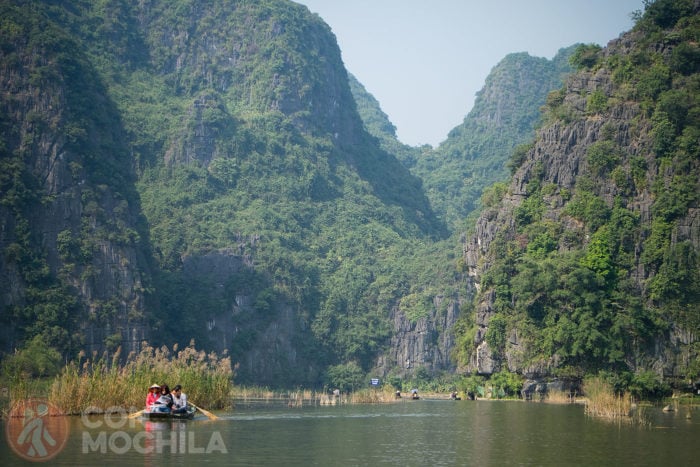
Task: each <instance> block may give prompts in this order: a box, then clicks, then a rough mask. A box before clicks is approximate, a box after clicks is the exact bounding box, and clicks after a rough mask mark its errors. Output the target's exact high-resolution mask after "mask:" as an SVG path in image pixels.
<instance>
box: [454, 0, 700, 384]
mask: <svg viewBox="0 0 700 467" xmlns="http://www.w3.org/2000/svg"><path fill="white" fill-rule="evenodd" d="M694 8H695V7H694V6H693V2H691V1H688V2H670V1H658V2H655V3H653V4H651V5H649V7H648V8H647V11H646V13H645V14H644V16H643V17H640V18H639V19H638V21H637V24H636V26H635V29H634V35H633V37H634V38H635V40H636V42H635V43H634V49H633V50H632V51H630V52H629V53H626V54H609V55H603V54H602V53H601V49H600V48H599V47H597V46H581V47H579V48H578V49H577V50H576V51H575V52H574V54H573V55H572V59H571V62H572V64H573V65H574V66H575V67H577V68H578V69H579V70H580V71H581V72H584V73H591V74H592V73H596V72H599V71H600V70H608V71H609V73H610V74H611V76H612V79H613V83H614V89H613V90H612V92H611V93H610V94H604V93H603V92H602V91H600V90H593V91H590V90H589V91H588V94H587V96H586V102H587V103H586V106H585V109H583V110H580V109H576V108H573V107H571V105H570V104H569V103H568V102H569V101H566V100H564V99H561V98H560V96H561V93H560V92H558V91H557V92H554V93H552V94H551V95H550V98H548V103H547V106H546V108H547V115H546V116H545V120H546V122H547V125H562V124H568V123H570V122H575V121H576V120H577V119H585V118H598V119H606V118H608V117H609V116H610V113H611V109H612V108H613V107H614V106H618V105H621V104H623V103H629V102H638V105H639V108H640V112H639V114H638V115H637V116H636V117H635V120H634V121H632V122H630V125H633V126H634V128H635V129H634V134H635V135H636V136H638V137H639V136H640V135H641V138H640V139H641V140H642V141H643V142H644V141H649V143H648V145H647V146H646V147H642V148H633V147H631V146H630V145H623V144H622V141H621V140H620V139H619V138H618V134H620V130H619V129H618V128H619V127H617V126H616V125H617V123H616V122H615V121H614V119H610V121H609V122H608V123H606V124H605V125H604V126H603V127H602V131H601V138H600V139H598V140H597V141H596V142H594V143H592V144H590V145H589V146H588V147H587V150H586V155H585V159H586V163H587V167H588V168H589V171H588V172H587V173H583V174H580V175H579V176H578V177H577V179H576V183H575V186H574V187H573V189H567V188H566V187H562V186H558V185H557V184H556V183H553V181H551V180H548V179H546V177H545V173H546V171H545V170H544V168H543V167H542V166H541V162H537V163H536V164H533V165H532V167H531V169H530V170H529V173H528V175H529V177H528V180H529V183H528V184H527V194H526V198H525V199H524V200H523V201H522V203H520V204H519V205H517V206H516V207H515V208H514V210H513V212H512V218H513V219H514V222H515V226H514V228H513V229H503V230H501V231H500V232H499V233H498V235H497V238H496V240H495V241H494V242H493V243H492V244H491V252H490V255H489V258H491V260H492V263H491V265H490V267H489V268H488V269H487V270H486V271H485V273H484V275H483V277H482V278H481V287H482V291H484V292H483V293H485V294H488V293H491V292H492V291H493V292H495V296H496V298H495V302H494V307H495V310H494V311H495V316H494V317H493V318H492V320H491V322H490V323H489V327H488V332H487V334H486V341H487V343H488V344H489V347H490V348H491V349H492V351H493V352H495V354H496V355H497V356H498V358H503V357H504V355H505V353H506V352H507V349H506V347H507V345H508V344H507V336H508V335H510V333H511V332H513V331H514V330H517V333H518V339H519V340H520V341H521V343H526V346H527V354H526V355H524V356H522V357H523V358H524V360H525V361H526V362H530V363H531V364H535V365H542V366H551V365H553V363H552V362H556V364H555V365H556V369H554V373H555V374H560V375H569V376H579V377H581V376H583V375H585V374H591V373H597V372H598V371H603V370H604V371H608V372H613V373H615V374H617V375H618V378H620V381H623V382H622V383H621V384H622V386H624V387H625V388H630V390H631V391H632V392H633V393H635V395H636V396H642V397H644V396H651V395H658V394H661V393H663V390H662V389H655V388H656V387H657V386H658V385H660V384H661V383H659V382H658V378H659V376H660V375H658V374H655V375H653V376H650V374H649V373H645V371H646V370H648V367H647V365H648V362H649V361H650V359H651V358H653V357H652V355H653V353H654V347H655V345H657V344H658V342H659V341H660V340H661V341H663V340H665V339H668V337H667V336H669V335H670V334H671V333H672V332H673V331H674V329H685V330H688V331H690V332H697V330H698V329H700V305H699V304H700V300H699V299H700V264H699V263H698V261H699V258H698V250H697V243H696V244H695V245H694V244H693V242H692V240H691V239H692V238H693V237H696V236H697V225H695V226H694V227H692V226H690V227H689V224H690V222H691V221H690V220H689V213H690V212H691V210H695V209H697V206H698V201H699V197H700V186H699V180H700V164H699V161H700V157H699V156H700V146H699V145H698V141H699V139H698V136H700V119H699V117H700V112H699V109H700V101H698V96H700V75H699V74H698V71H700V70H699V69H698V67H697V60H696V58H697V52H698V50H699V49H698V47H697V40H698V38H700V19H699V18H700V17H698V15H697V12H696V11H695V9H694ZM658 44H665V45H664V46H659V45H658ZM647 137H648V138H649V139H648V140H647V139H646V138H647ZM642 144H644V143H642ZM514 158H515V159H517V160H518V162H516V163H514V164H513V165H514V166H516V167H519V166H520V164H521V163H522V161H523V160H524V158H523V155H522V153H517V152H516V154H515V155H514ZM538 164H540V165H538ZM611 193H612V194H613V196H612V199H611V196H610V194H611ZM646 196H649V197H650V198H651V202H650V203H649V206H648V211H647V210H646V209H644V208H642V206H643V205H644V203H643V201H642V200H643V199H644V197H646ZM559 206H561V208H559ZM499 207H500V204H499V203H495V202H491V203H488V204H487V209H491V210H493V209H499ZM647 216H648V217H647ZM572 225H578V226H580V227H579V228H572ZM688 228H689V229H691V230H693V229H694V230H695V233H690V231H688V230H687V229H688ZM479 299H480V297H477V300H479ZM474 326H475V323H474V322H473V319H472V318H470V317H465V319H464V321H463V322H462V323H460V327H459V329H460V332H459V334H460V345H459V357H460V358H461V359H462V360H463V361H467V360H468V359H469V358H470V356H471V355H472V353H473V351H474V349H473V346H474V344H473V342H474V338H473V336H474ZM697 350H698V348H697V343H695V344H693V343H692V342H689V343H687V351H688V352H689V355H690V358H688V359H687V360H685V363H684V365H683V370H682V374H679V375H674V376H676V377H680V378H682V379H683V380H684V381H686V382H687V381H691V380H694V378H697V377H698V375H700V366H699V364H698V357H697ZM666 376H671V375H666ZM642 388H643V389H642ZM635 391H636V392H635ZM642 393H643V394H642Z"/></svg>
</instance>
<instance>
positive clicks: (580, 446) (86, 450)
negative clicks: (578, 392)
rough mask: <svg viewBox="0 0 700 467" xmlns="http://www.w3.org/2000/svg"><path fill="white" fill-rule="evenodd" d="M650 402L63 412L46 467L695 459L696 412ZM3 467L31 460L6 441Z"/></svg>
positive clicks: (657, 462) (699, 421) (699, 443)
mask: <svg viewBox="0 0 700 467" xmlns="http://www.w3.org/2000/svg"><path fill="white" fill-rule="evenodd" d="M690 413H691V417H690V418H687V414H688V409H687V408H681V409H680V410H679V411H677V412H670V413H664V412H662V411H661V410H659V409H649V410H648V413H647V416H648V419H649V421H650V424H649V426H646V427H645V426H630V425H625V424H623V425H619V424H614V423H609V422H605V421H601V420H597V419H592V418H589V417H587V416H586V415H585V414H584V413H583V407H581V406H571V405H564V406H560V405H549V404H540V403H525V402H487V401H476V402H474V401H430V400H420V401H405V402H398V403H395V404H386V405H349V406H348V405H346V406H331V407H328V406H325V407H323V406H316V407H314V406H310V405H309V406H305V407H301V408H288V407H286V406H282V405H281V404H276V405H275V404H271V405H264V404H254V405H244V404H238V405H237V407H236V410H235V411H233V412H231V413H219V415H220V416H221V420H218V421H209V420H207V419H206V418H203V419H196V420H193V421H188V422H167V423H162V422H161V423H154V422H142V421H129V422H127V421H126V420H125V419H123V418H118V417H113V418H110V419H105V417H103V416H100V417H90V418H89V419H81V418H80V417H71V418H70V436H69V438H68V441H67V443H66V445H65V447H64V448H63V449H62V450H61V451H60V453H59V454H58V455H57V456H56V457H55V458H53V459H51V460H50V461H49V462H47V464H50V465H71V466H73V465H129V466H134V465H144V466H161V465H165V466H170V465H176V466H180V465H182V466H189V465H201V466H205V465H206V466H209V465H211V466H218V465H222V466H223V465H275V466H277V465H279V466H293V465H304V466H306V465H320V466H335V465H338V466H350V465H397V466H453V465H464V466H470V465H475V466H505V465H533V466H540V465H544V466H550V465H551V466H561V465H595V466H600V465H615V466H644V465H649V466H685V465H688V466H690V465H699V464H700V461H699V460H698V459H700V408H698V407H695V408H694V409H693V410H692V411H691V412H690ZM2 430H3V434H2V439H3V441H0V443H2V445H1V447H0V464H1V465H3V466H7V465H36V464H35V463H31V462H28V461H24V460H22V459H21V458H19V457H18V456H17V455H16V454H15V453H14V452H13V451H12V450H11V449H10V448H9V445H8V441H7V440H6V433H5V432H6V431H7V429H6V427H5V425H4V424H3V428H2Z"/></svg>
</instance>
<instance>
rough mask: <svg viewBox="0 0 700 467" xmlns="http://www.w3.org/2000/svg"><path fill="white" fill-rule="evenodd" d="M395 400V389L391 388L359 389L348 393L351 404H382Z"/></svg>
mask: <svg viewBox="0 0 700 467" xmlns="http://www.w3.org/2000/svg"><path fill="white" fill-rule="evenodd" d="M396 400H397V399H396V391H395V390H394V389H393V388H385V389H371V388H368V389H360V390H359V391H355V392H352V393H350V394H349V395H348V401H349V402H350V403H351V404H384V403H387V402H396Z"/></svg>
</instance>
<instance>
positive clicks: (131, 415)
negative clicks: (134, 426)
mask: <svg viewBox="0 0 700 467" xmlns="http://www.w3.org/2000/svg"><path fill="white" fill-rule="evenodd" d="M142 413H143V410H139V411H138V412H134V413H132V414H129V417H128V418H136V417H138V416H139V415H141V414H142Z"/></svg>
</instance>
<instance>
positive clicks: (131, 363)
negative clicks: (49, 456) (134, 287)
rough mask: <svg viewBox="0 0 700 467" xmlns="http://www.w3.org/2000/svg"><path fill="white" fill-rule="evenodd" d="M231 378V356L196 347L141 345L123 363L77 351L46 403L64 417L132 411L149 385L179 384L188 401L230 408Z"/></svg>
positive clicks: (115, 357) (141, 402)
mask: <svg viewBox="0 0 700 467" xmlns="http://www.w3.org/2000/svg"><path fill="white" fill-rule="evenodd" d="M232 379H233V369H232V367H231V359H230V358H229V357H219V356H217V355H216V354H215V353H209V354H207V353H205V352H204V351H201V350H196V349H195V347H194V343H190V345H189V346H187V347H185V348H183V349H182V350H178V346H177V345H175V346H173V348H172V350H170V349H169V348H168V347H167V346H163V347H160V348H154V347H151V346H150V345H148V343H146V342H144V343H143V344H142V349H141V351H140V352H138V353H131V354H130V355H129V356H128V357H127V358H126V362H124V363H123V364H122V363H121V356H120V353H119V351H117V352H116V353H115V354H114V355H113V356H112V358H111V359H108V358H107V357H106V356H102V357H99V356H97V355H95V354H93V355H92V358H86V356H85V354H84V353H81V354H80V355H79V357H78V360H77V361H75V362H71V363H69V364H68V365H67V366H66V367H65V368H64V369H63V371H62V372H61V373H60V374H59V375H58V376H57V377H56V379H55V380H54V382H53V384H52V386H51V390H50V393H49V400H50V401H51V402H52V403H54V404H56V405H57V406H59V407H60V408H61V409H62V410H63V411H64V412H65V413H68V414H78V413H86V412H95V413H99V412H104V411H116V410H127V411H132V410H139V409H141V408H143V405H144V402H145V399H146V393H147V391H148V387H149V386H151V384H154V383H156V384H160V385H162V384H168V385H169V386H170V387H171V388H172V387H173V386H175V385H176V384H180V385H182V387H183V391H184V392H185V393H186V394H187V397H188V399H189V400H190V401H191V402H192V403H194V404H197V405H201V406H204V407H208V408H213V409H217V408H225V407H228V406H229V405H230V404H231V391H232V384H233V383H232Z"/></svg>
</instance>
